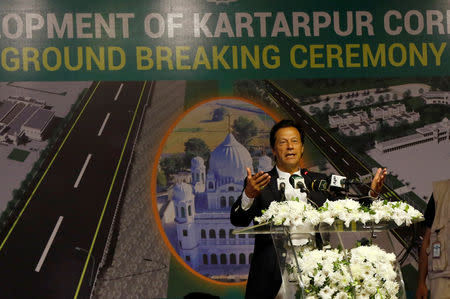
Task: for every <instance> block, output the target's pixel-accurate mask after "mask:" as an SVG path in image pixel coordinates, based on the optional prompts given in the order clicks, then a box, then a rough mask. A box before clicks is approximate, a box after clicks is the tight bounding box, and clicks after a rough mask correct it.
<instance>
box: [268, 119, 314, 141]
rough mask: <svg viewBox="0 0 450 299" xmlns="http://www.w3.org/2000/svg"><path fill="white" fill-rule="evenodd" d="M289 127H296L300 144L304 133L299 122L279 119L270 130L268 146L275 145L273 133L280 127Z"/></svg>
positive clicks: (303, 138)
mask: <svg viewBox="0 0 450 299" xmlns="http://www.w3.org/2000/svg"><path fill="white" fill-rule="evenodd" d="M290 127H294V128H296V129H297V131H298V132H299V133H300V141H301V142H302V144H304V140H305V134H304V132H303V128H302V126H301V125H300V124H299V123H297V122H294V121H293V120H291V119H283V120H280V121H279V122H278V123H276V124H275V125H274V126H273V127H272V129H271V130H270V147H271V148H274V147H275V134H276V133H277V131H278V130H279V129H282V128H290Z"/></svg>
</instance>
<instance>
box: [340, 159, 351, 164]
mask: <svg viewBox="0 0 450 299" xmlns="http://www.w3.org/2000/svg"><path fill="white" fill-rule="evenodd" d="M342 161H344V163H345V164H347V165H348V166H350V164H348V162H347V161H345V159H344V158H342Z"/></svg>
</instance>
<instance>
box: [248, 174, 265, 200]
mask: <svg viewBox="0 0 450 299" xmlns="http://www.w3.org/2000/svg"><path fill="white" fill-rule="evenodd" d="M269 181H270V175H269V174H268V173H265V172H262V171H260V172H258V173H256V174H254V175H252V172H251V170H250V168H247V185H246V186H245V190H244V191H245V195H247V196H248V197H249V198H255V197H256V196H258V194H259V193H260V192H261V190H262V189H264V187H266V186H267V184H268V183H269Z"/></svg>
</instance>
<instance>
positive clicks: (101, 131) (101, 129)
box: [97, 112, 111, 136]
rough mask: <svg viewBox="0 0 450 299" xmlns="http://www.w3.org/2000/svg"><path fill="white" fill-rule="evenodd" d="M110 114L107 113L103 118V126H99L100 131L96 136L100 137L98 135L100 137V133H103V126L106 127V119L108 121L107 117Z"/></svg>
mask: <svg viewBox="0 0 450 299" xmlns="http://www.w3.org/2000/svg"><path fill="white" fill-rule="evenodd" d="M110 114H111V113H109V112H108V114H106V117H105V120H104V121H103V124H102V126H101V128H100V130H99V131H98V134H97V136H100V135H102V133H103V129H104V128H105V126H106V122H107V121H108V119H109V115H110Z"/></svg>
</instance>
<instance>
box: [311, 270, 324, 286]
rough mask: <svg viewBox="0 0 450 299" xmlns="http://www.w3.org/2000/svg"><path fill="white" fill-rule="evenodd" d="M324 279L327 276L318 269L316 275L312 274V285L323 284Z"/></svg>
mask: <svg viewBox="0 0 450 299" xmlns="http://www.w3.org/2000/svg"><path fill="white" fill-rule="evenodd" d="M325 279H327V277H326V276H325V275H324V274H323V273H322V272H321V271H319V272H318V273H317V274H316V275H314V285H315V286H318V287H321V286H323V284H324V283H325Z"/></svg>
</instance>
